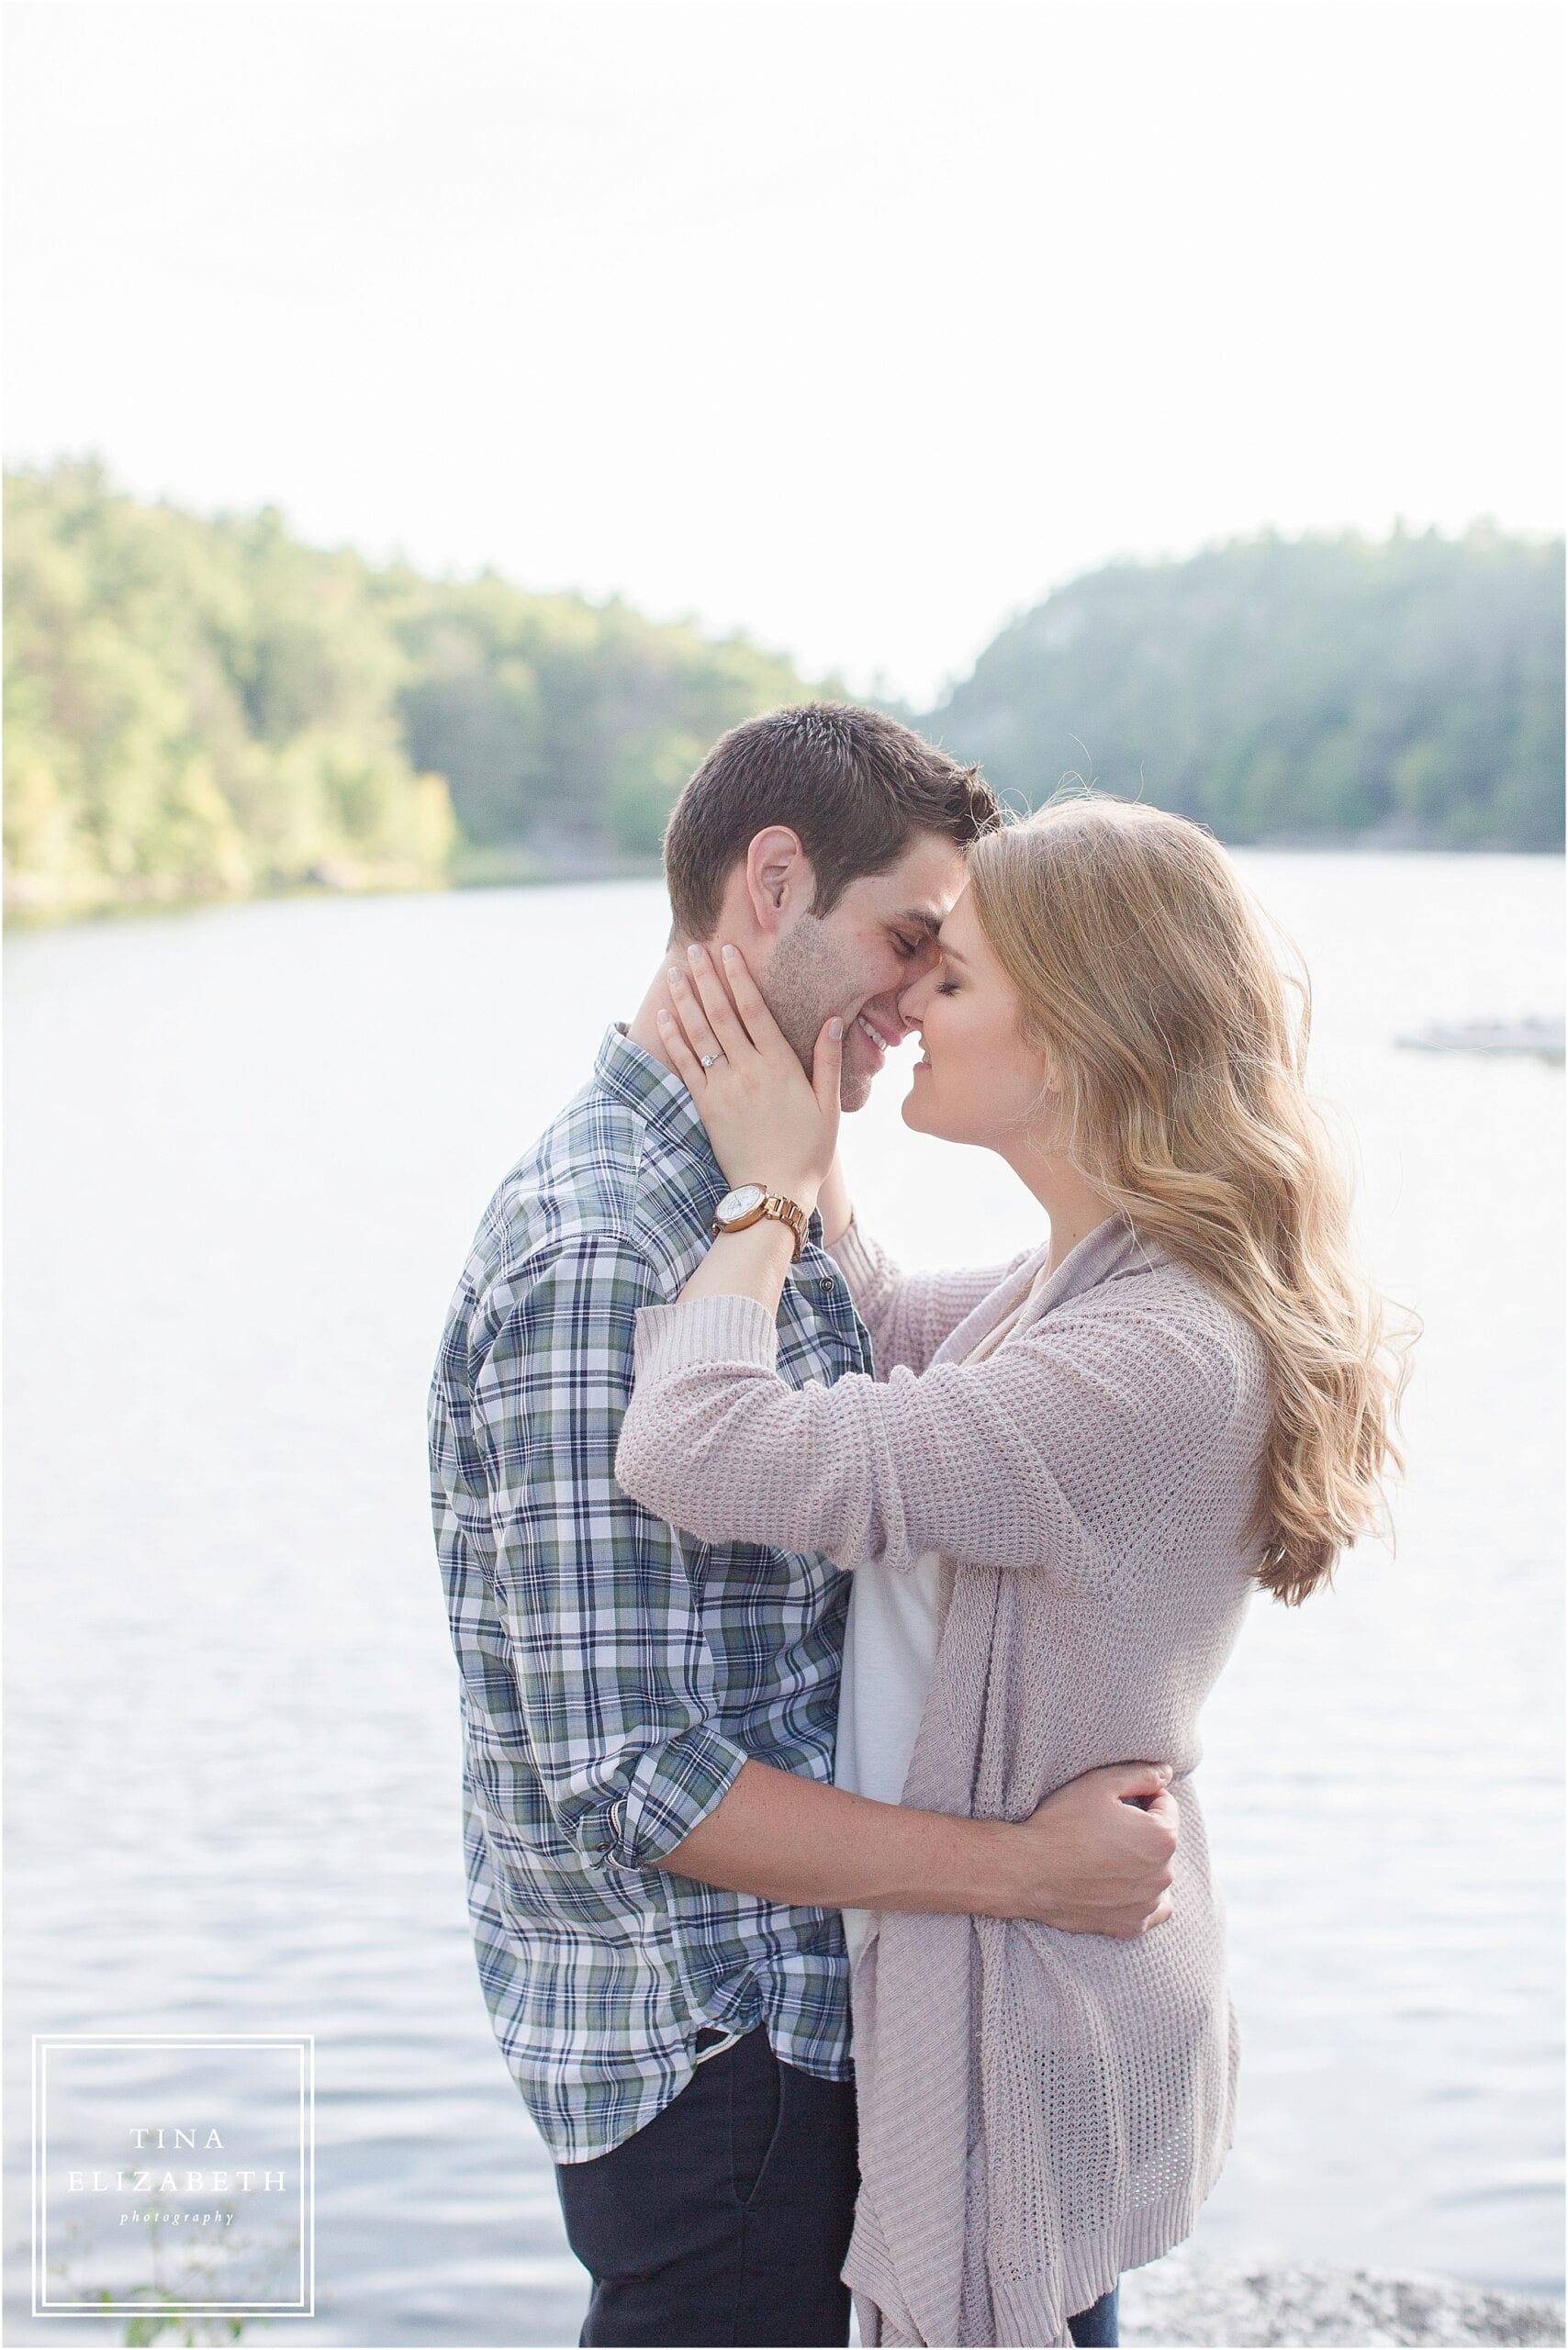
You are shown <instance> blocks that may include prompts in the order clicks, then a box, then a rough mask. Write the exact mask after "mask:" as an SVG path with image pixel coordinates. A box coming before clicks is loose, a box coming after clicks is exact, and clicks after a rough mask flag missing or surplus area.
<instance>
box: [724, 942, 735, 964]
mask: <svg viewBox="0 0 1568 2350" xmlns="http://www.w3.org/2000/svg"><path fill="white" fill-rule="evenodd" d="M734 959H735V950H734V947H733V946H726V947H725V949H724V960H725V962H726V963H733V962H734Z"/></svg>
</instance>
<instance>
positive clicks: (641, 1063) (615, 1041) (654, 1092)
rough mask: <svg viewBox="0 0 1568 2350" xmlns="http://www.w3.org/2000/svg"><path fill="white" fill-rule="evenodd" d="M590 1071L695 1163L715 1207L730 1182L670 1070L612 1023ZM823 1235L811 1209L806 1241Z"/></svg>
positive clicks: (816, 1241) (815, 1244)
mask: <svg viewBox="0 0 1568 2350" xmlns="http://www.w3.org/2000/svg"><path fill="white" fill-rule="evenodd" d="M593 1073H594V1076H595V1077H596V1078H597V1080H599V1084H600V1085H602V1086H603V1088H604V1090H605V1091H606V1092H607V1093H612V1094H613V1095H614V1096H615V1098H616V1100H617V1101H618V1102H624V1103H625V1104H626V1106H627V1108H628V1109H629V1110H634V1111H635V1112H636V1113H637V1115H638V1116H639V1117H640V1118H644V1119H645V1120H646V1121H647V1123H648V1125H650V1126H652V1127H653V1129H654V1131H655V1134H657V1135H658V1136H660V1137H661V1138H662V1139H663V1140H664V1141H665V1142H666V1143H667V1144H668V1145H669V1147H670V1148H671V1149H672V1150H678V1151H683V1152H685V1153H686V1155H687V1156H688V1157H689V1158H693V1159H695V1160H696V1162H697V1165H698V1168H699V1169H700V1172H701V1174H702V1176H703V1178H704V1180H705V1181H707V1183H708V1184H709V1186H710V1188H711V1192H712V1200H711V1203H710V1204H711V1205H712V1206H714V1207H716V1206H717V1205H718V1203H719V1202H720V1201H721V1200H722V1198H723V1196H724V1193H725V1192H727V1191H728V1190H729V1188H730V1179H729V1177H728V1176H727V1175H726V1174H725V1173H724V1171H723V1169H722V1167H721V1166H720V1164H719V1162H718V1160H717V1159H716V1158H714V1156H713V1146H712V1144H711V1142H710V1141H709V1139H708V1129H707V1127H706V1126H705V1125H703V1123H702V1121H701V1119H700V1117H699V1115H698V1113H697V1104H696V1103H695V1102H693V1100H692V1098H691V1096H690V1094H689V1092H688V1091H687V1089H686V1086H685V1084H684V1082H683V1080H681V1079H680V1078H678V1077H677V1075H676V1073H675V1071H674V1069H666V1068H665V1066H664V1064H663V1063H662V1062H661V1061H656V1060H655V1058H654V1057H653V1055H652V1053H646V1052H644V1050H643V1047H642V1046H641V1045H634V1044H633V1042H632V1039H631V1037H630V1036H629V1035H627V1034H626V1031H625V1028H624V1027H623V1026H622V1024H621V1022H620V1021H616V1022H615V1023H614V1024H613V1025H612V1026H610V1027H609V1028H607V1029H606V1030H605V1032H604V1042H603V1044H602V1045H600V1046H599V1057H598V1058H597V1059H596V1060H595V1062H594V1065H593ZM822 1237H823V1222H822V1215H821V1213H820V1211H819V1210H817V1209H816V1208H813V1209H812V1213H811V1214H810V1216H809V1217H808V1218H807V1221H806V1238H807V1242H808V1244H809V1245H810V1246H811V1247H812V1248H821V1246H822Z"/></svg>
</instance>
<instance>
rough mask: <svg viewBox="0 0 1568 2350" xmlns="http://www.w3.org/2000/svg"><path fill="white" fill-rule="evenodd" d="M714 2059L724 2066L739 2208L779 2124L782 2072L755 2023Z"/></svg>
mask: <svg viewBox="0 0 1568 2350" xmlns="http://www.w3.org/2000/svg"><path fill="white" fill-rule="evenodd" d="M737 2058H741V2059H742V2060H743V2061H742V2062H739V2063H737V2062H736V2061H735V2060H736V2059H737ZM717 2061H718V2062H719V2063H721V2064H725V2063H727V2064H728V2065H729V2066H730V2084H729V2086H730V2183H731V2185H732V2187H733V2188H734V2197H735V2200H736V2202H737V2203H738V2204H739V2205H740V2207H741V2209H742V2210H745V2207H746V2205H747V2204H748V2203H750V2201H751V2199H752V2198H753V2196H754V2195H755V2194H756V2190H757V2188H759V2187H760V2185H761V2184H762V2175H763V2173H764V2171H765V2170H766V2169H767V2158H768V2156H769V2154H771V2153H772V2152H773V2149H774V2146H775V2145H776V2144H777V2143H778V2132H779V2130H780V2129H781V2128H782V2126H783V2121H784V2079H783V2074H782V2070H781V2068H780V2066H779V2063H778V2058H777V2057H776V2056H775V2054H774V2053H773V2051H772V2049H771V2048H770V2047H769V2046H768V2043H767V2032H766V2031H763V2030H761V2029H760V2028H759V2029H758V2030H757V2031H755V2032H748V2033H747V2035H746V2037H745V2040H743V2041H741V2042H738V2043H737V2045H736V2046H735V2047H734V2049H731V2050H729V2051H727V2052H726V2054H725V2055H724V2056H722V2057H720V2058H719V2059H718V2060H717Z"/></svg>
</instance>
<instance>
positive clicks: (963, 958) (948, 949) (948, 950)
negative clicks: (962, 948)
mask: <svg viewBox="0 0 1568 2350" xmlns="http://www.w3.org/2000/svg"><path fill="white" fill-rule="evenodd" d="M936 944H937V946H939V947H940V948H941V949H942V952H943V954H944V955H946V957H947V960H948V962H949V963H962V965H963V966H964V968H965V969H966V970H968V968H969V957H968V956H967V955H960V954H959V952H958V948H957V947H956V946H948V944H947V942H946V939H945V938H938V940H937V941H936Z"/></svg>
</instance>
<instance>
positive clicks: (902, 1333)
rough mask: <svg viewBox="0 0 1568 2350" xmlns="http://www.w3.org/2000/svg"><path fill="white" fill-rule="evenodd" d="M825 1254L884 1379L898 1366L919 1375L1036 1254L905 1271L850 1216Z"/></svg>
mask: <svg viewBox="0 0 1568 2350" xmlns="http://www.w3.org/2000/svg"><path fill="white" fill-rule="evenodd" d="M828 1253H829V1254H830V1256H831V1257H832V1258H833V1259H834V1263H835V1264H836V1265H837V1267H838V1269H839V1270H840V1272H841V1273H842V1274H843V1275H844V1278H845V1280H846V1282H847V1283H848V1286H849V1294H850V1297H851V1298H852V1299H853V1301H854V1304H855V1311H856V1312H857V1314H858V1315H859V1316H860V1319H861V1320H862V1322H864V1324H865V1325H866V1327H867V1329H868V1331H869V1332H870V1334H871V1352H872V1356H873V1358H874V1360H875V1361H876V1366H877V1377H878V1378H879V1379H886V1377H887V1376H888V1373H889V1372H890V1371H892V1370H894V1369H895V1368H896V1367H897V1366H898V1365H900V1364H902V1366H903V1367H904V1368H905V1369H906V1370H908V1371H924V1369H925V1367H926V1365H927V1363H929V1361H930V1360H931V1358H932V1356H933V1355H934V1354H935V1352H936V1349H937V1348H938V1347H939V1346H940V1345H941V1344H942V1341H943V1340H944V1338H947V1337H951V1336H952V1334H953V1332H954V1331H955V1330H956V1329H957V1328H958V1325H959V1323H960V1322H962V1321H964V1320H965V1319H966V1318H967V1317H968V1315H971V1314H972V1313H973V1312H974V1310H975V1308H976V1306H977V1305H979V1304H980V1303H981V1301H982V1300H983V1299H985V1298H988V1297H989V1296H990V1295H991V1291H992V1290H993V1289H995V1288H997V1287H998V1285H999V1284H1000V1283H1001V1282H1002V1281H1005V1280H1006V1278H1007V1276H1008V1274H1009V1273H1011V1272H1013V1271H1015V1270H1016V1269H1017V1267H1018V1266H1020V1265H1021V1264H1023V1262H1024V1260H1025V1258H1026V1257H1028V1256H1030V1255H1032V1254H1033V1253H1035V1252H1034V1251H1032V1250H1030V1249H1027V1248H1025V1249H1023V1250H1021V1251H1020V1252H1019V1254H1018V1255H1017V1256H1016V1257H1014V1258H1013V1259H1011V1261H1010V1262H1009V1263H1007V1264H1005V1265H966V1266H961V1267H959V1268H958V1269H957V1270H947V1271H942V1272H925V1271H921V1272H915V1273H906V1272H903V1271H902V1270H900V1268H899V1267H898V1266H897V1265H896V1264H895V1263H894V1262H893V1260H892V1259H891V1258H890V1256H889V1254H888V1252H887V1250H886V1249H885V1248H883V1247H882V1246H881V1244H880V1242H879V1241H877V1240H874V1239H872V1238H871V1237H870V1235H869V1234H868V1233H866V1232H863V1231H862V1230H861V1228H860V1226H859V1225H858V1224H857V1222H855V1220H854V1219H853V1218H851V1220H850V1222H849V1225H847V1227H846V1230H845V1231H843V1232H842V1233H840V1235H839V1237H838V1238H837V1239H836V1240H835V1241H834V1244H833V1247H832V1248H831V1249H830V1250H829V1252H828Z"/></svg>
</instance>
